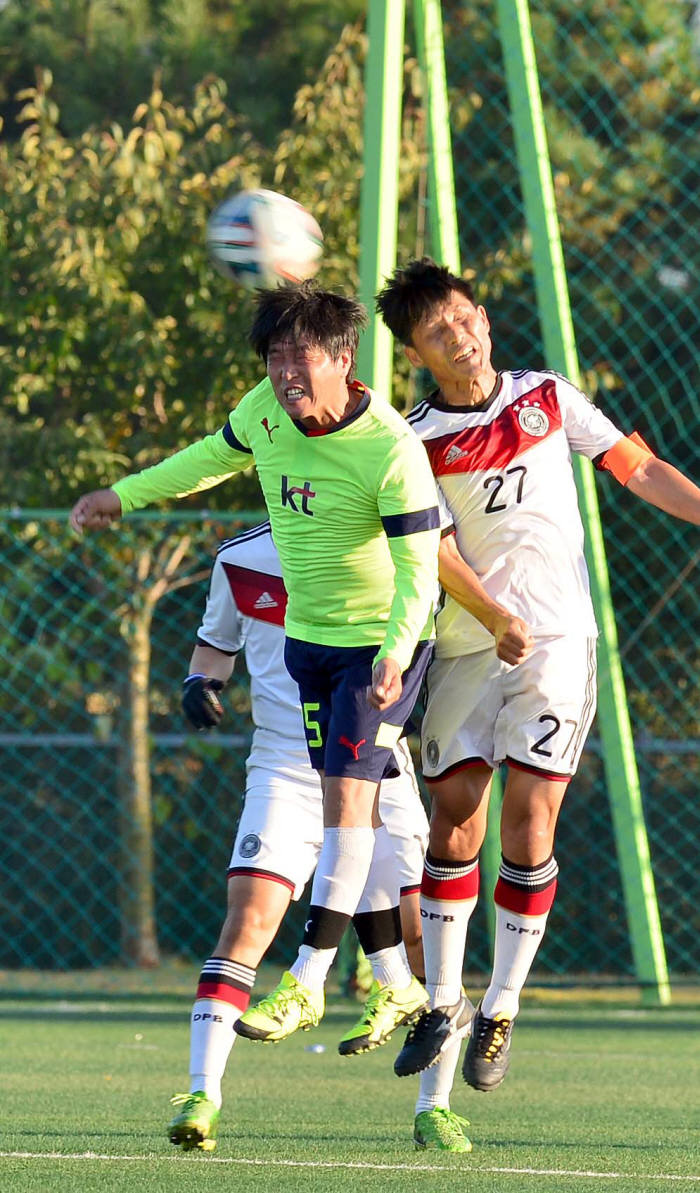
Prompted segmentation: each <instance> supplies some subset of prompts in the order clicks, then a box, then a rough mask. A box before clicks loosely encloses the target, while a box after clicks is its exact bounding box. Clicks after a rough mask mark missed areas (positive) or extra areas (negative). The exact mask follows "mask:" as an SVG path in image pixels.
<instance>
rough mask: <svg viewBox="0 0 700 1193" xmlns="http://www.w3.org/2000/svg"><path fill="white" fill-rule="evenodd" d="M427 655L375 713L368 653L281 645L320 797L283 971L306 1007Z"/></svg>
mask: <svg viewBox="0 0 700 1193" xmlns="http://www.w3.org/2000/svg"><path fill="white" fill-rule="evenodd" d="M431 649H432V647H431V644H429V643H424V644H420V645H419V646H418V648H417V649H416V652H415V655H414V658H413V660H412V661H411V664H410V666H409V667H408V668H407V669H406V671H405V672H404V673H403V676H402V679H403V691H402V694H401V696H400V697H399V699H398V700H397V701H396V702H395V704H393V705H392V706H391V708H390V709H388V710H385V711H384V712H380V711H379V710H377V709H374V708H372V707H371V706H370V705H369V703H368V701H367V689H368V687H369V686H370V685H371V674H372V661H373V659H374V656H375V654H376V648H375V647H357V648H355V647H345V648H341V647H337V648H336V647H334V648H331V647H318V646H310V644H308V643H296V642H295V641H294V640H290V639H288V640H287V645H286V649H285V662H286V664H287V668H288V670H289V672H290V674H291V675H292V676H293V678H294V679H295V680H296V681H297V684H298V685H299V691H300V697H301V705H302V711H303V715H304V724H305V728H306V735H307V745H308V748H309V757H310V759H311V764H312V766H314V767H315V768H316V769H318V770H319V772H321V773H322V774H323V789H324V795H323V807H324V837H323V846H322V848H321V853H320V856H319V860H318V864H317V866H316V873H315V875H314V881H313V886H312V891H311V905H310V908H309V916H308V919H307V922H306V925H305V930H304V937H303V942H302V945H301V947H300V949H299V955H298V957H297V959H296V961H295V962H294V964H293V965H292V967H291V969H290V974H291V975H292V978H293V979H294V981H295V983H296V984H297V985H296V992H297V994H299V997H301V996H302V993H303V991H306V992H308V994H309V995H310V996H311V1000H313V998H314V997H315V998H316V999H317V1000H320V999H321V998H322V994H323V985H324V983H325V980H326V976H327V973H328V970H329V968H330V965H331V963H332V961H333V959H334V957H335V954H336V951H337V948H338V944H339V943H340V940H341V937H342V935H343V932H344V931H345V929H346V927H347V925H348V924H349V922H350V920H351V918H352V916H353V915H354V913H355V911H356V909H357V905H358V903H359V900H360V896H361V894H362V891H363V890H364V887H365V883H366V881H367V875H368V873H369V868H370V863H371V858H372V853H373V849H374V830H373V828H372V817H373V813H374V810H375V805H376V797H377V790H378V786H379V781H380V779H381V778H383V776H384V774H385V772H387V771H389V770H392V769H393V770H394V771H395V770H396V766H395V762H394V758H393V748H394V746H395V745H396V743H397V742H398V740H399V738H400V736H401V734H402V732H403V726H404V724H405V722H406V721H407V720H408V717H409V716H410V713H411V711H412V709H413V705H414V703H415V700H416V697H417V694H418V690H419V688H420V684H421V682H422V678H423V675H424V673H425V669H426V667H427V664H428V661H429V658H430V653H431ZM246 1019H248V1016H245V1017H244V1020H243V1021H244V1022H245V1020H246ZM297 1026H305V1025H304V1024H300V1023H296V1024H295V1023H293V1022H292V1021H290V1027H289V1031H286V1032H285V1033H284V1034H290V1031H294V1030H296V1027H297ZM237 1030H238V1027H237ZM278 1038H282V1035H280V1036H279V1037H278Z"/></svg>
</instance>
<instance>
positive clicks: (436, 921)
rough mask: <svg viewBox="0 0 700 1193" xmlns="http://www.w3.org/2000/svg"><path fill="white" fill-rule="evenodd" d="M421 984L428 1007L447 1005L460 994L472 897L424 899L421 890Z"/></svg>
mask: <svg viewBox="0 0 700 1193" xmlns="http://www.w3.org/2000/svg"><path fill="white" fill-rule="evenodd" d="M420 906H421V921H422V925H423V956H424V957H425V988H426V990H427V991H428V994H429V995H430V1005H431V1007H450V1006H453V1005H454V1003H456V1002H459V999H460V998H461V996H462V970H463V967H464V950H465V948H466V942H467V928H468V926H469V920H470V918H471V914H472V912H473V910H474V908H475V907H476V896H474V898H472V899H463V900H460V901H459V902H457V901H455V900H446V899H445V900H438V899H428V898H426V896H425V895H423V894H421V897H420Z"/></svg>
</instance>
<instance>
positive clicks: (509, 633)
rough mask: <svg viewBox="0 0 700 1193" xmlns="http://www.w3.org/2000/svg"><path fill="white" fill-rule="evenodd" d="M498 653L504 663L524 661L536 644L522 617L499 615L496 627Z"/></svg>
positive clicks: (513, 663)
mask: <svg viewBox="0 0 700 1193" xmlns="http://www.w3.org/2000/svg"><path fill="white" fill-rule="evenodd" d="M494 638H495V639H496V654H497V655H498V658H499V659H501V661H502V662H504V663H510V664H511V666H513V667H514V666H515V665H516V664H517V663H522V662H523V661H524V660H525V659H526V658H527V656H528V655H529V654H531V653H532V648H533V646H534V645H535V639H534V638H533V636H532V634H531V633H530V627H529V626H528V625H527V623H526V622H524V621H523V620H522V618H520V617H510V616H509V615H505V614H504V615H503V616H499V618H498V619H497V621H496V626H495V628H494Z"/></svg>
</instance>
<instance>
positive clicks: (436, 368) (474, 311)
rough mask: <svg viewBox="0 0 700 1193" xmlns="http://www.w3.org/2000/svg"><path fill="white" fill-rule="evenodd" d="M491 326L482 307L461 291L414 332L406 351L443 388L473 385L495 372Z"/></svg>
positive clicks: (414, 363) (423, 321)
mask: <svg viewBox="0 0 700 1193" xmlns="http://www.w3.org/2000/svg"><path fill="white" fill-rule="evenodd" d="M490 330H491V325H490V323H489V320H488V316H487V314H486V311H485V310H484V308H483V307H482V306H474V303H473V302H470V300H469V299H468V298H467V297H466V296H465V295H464V294H460V293H459V292H458V291H457V290H452V291H451V293H450V297H449V298H448V299H447V301H446V302H444V303H441V304H440V305H439V306H437V307H435V308H434V309H433V310H432V311H431V313H430V314H429V315H428V316H427V317H426V318H425V319H423V320H422V322H421V323H419V324H418V325H417V326H416V327H415V328H414V329H413V337H412V341H413V342H412V346H411V347H409V348H407V349H406V355H407V356H408V358H409V360H410V361H411V364H413V365H415V366H416V367H417V366H420V365H424V366H425V367H426V368H427V369H430V372H431V373H432V374H433V377H434V378H435V380H436V381H437V382H438V384H440V385H442V383H443V382H450V383H451V384H452V385H454V384H457V385H459V383H460V382H464V383H466V384H469V383H470V382H472V381H475V380H478V379H480V378H482V377H484V376H485V375H487V374H490V373H491V372H492V365H491V337H490V335H489V332H490Z"/></svg>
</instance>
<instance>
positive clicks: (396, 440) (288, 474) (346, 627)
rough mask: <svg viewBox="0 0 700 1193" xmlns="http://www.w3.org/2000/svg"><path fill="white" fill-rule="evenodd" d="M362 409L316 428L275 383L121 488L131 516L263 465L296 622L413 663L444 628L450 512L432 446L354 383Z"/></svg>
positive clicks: (331, 639)
mask: <svg viewBox="0 0 700 1193" xmlns="http://www.w3.org/2000/svg"><path fill="white" fill-rule="evenodd" d="M354 384H355V386H357V387H358V389H359V391H360V393H361V395H362V396H361V400H360V403H359V405H358V406H357V407H356V408H355V410H354V411H353V413H352V414H351V415H350V416H349V417H348V418H347V419H345V420H344V421H343V422H341V423H339V424H337V425H336V426H335V427H334V428H333V429H332V430H331V431H328V432H320V433H319V432H313V431H307V430H306V429H305V428H304V427H303V426H302V424H301V423H298V422H296V421H294V420H293V419H291V418H290V417H289V416H288V415H287V414H286V413H285V412H284V411H283V410H282V408H281V406H280V405H279V403H278V402H277V399H276V398H275V395H274V391H273V389H272V385H271V384H270V381H269V380H268V379H267V378H265V380H264V381H262V382H261V383H260V384H259V385H258V386H256V388H255V389H253V390H251V391H250V393H248V394H246V396H245V397H244V398H243V399H242V401H241V402H240V403H239V405H238V406H237V407H236V409H235V410H234V411H233V412H232V413H231V414H230V415H229V419H228V422H226V423H225V424H224V426H223V428H222V429H221V431H218V432H217V433H216V434H214V435H208V436H206V438H204V439H200V440H199V441H198V442H197V443H193V444H191V445H190V447H186V448H185V449H184V450H183V451H180V452H177V453H176V454H175V455H173V456H170V457H169V458H168V459H166V460H163V461H162V462H161V463H160V464H156V465H154V466H153V467H152V468H146V469H144V471H143V472H139V473H136V474H134V475H133V476H127V477H125V478H124V479H123V480H121V481H118V482H117V483H116V484H115V485H114V486H113V487H114V490H115V492H116V493H117V494H118V496H119V500H120V501H121V505H122V512H123V513H125V514H126V513H128V512H129V511H130V510H133V509H139V508H140V507H141V506H144V505H147V504H148V503H149V502H151V501H157V500H158V499H160V498H164V497H184V496H186V495H187V494H188V493H194V492H198V491H200V490H202V489H208V488H211V487H212V486H213V485H217V484H219V483H220V482H221V481H223V480H226V479H227V478H228V477H230V476H232V475H233V474H234V473H236V472H240V471H242V470H243V469H245V468H248V467H249V466H250V465H251V464H253V463H254V464H255V466H256V468H257V471H258V476H259V478H260V483H261V485H262V489H263V493H264V496H265V503H266V505H267V509H268V512H269V515H270V522H271V524H272V535H273V538H274V541H275V545H276V547H277V550H278V551H279V555H280V559H281V562H282V575H283V577H284V583H285V587H286V589H287V593H288V595H289V601H288V605H287V616H286V621H285V629H286V632H287V634H288V635H289V636H290V637H292V638H299V639H301V640H302V641H304V642H316V643H319V644H321V645H324V646H368V645H377V646H378V647H379V651H378V654H377V658H378V659H379V658H383V657H385V656H387V655H388V656H391V657H392V658H394V659H396V661H397V662H398V663H399V665H400V667H401V669H402V670H405V668H406V667H407V666H408V664H409V662H410V660H411V656H412V654H413V651H414V650H415V647H416V645H417V643H418V642H419V641H421V640H425V639H426V638H430V637H432V635H433V603H434V598H435V595H436V591H437V551H438V544H439V537H440V531H439V518H438V511H437V495H436V489H435V481H434V479H433V476H432V473H431V470H430V465H429V463H428V458H427V455H426V452H425V449H424V447H423V445H422V443H421V442H420V440H419V439H418V437H417V435H416V434H415V432H414V431H413V430H412V429H411V428H410V427H409V426H408V424H407V423H406V422H405V421H404V419H403V418H402V417H401V415H400V414H399V413H398V412H397V411H396V410H394V409H393V407H392V406H390V405H389V404H388V403H387V402H385V401H382V399H381V398H378V397H377V396H376V395H375V394H373V393H372V392H371V391H370V390H368V389H366V388H365V387H364V386H359V383H357V382H356V383H354Z"/></svg>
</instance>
